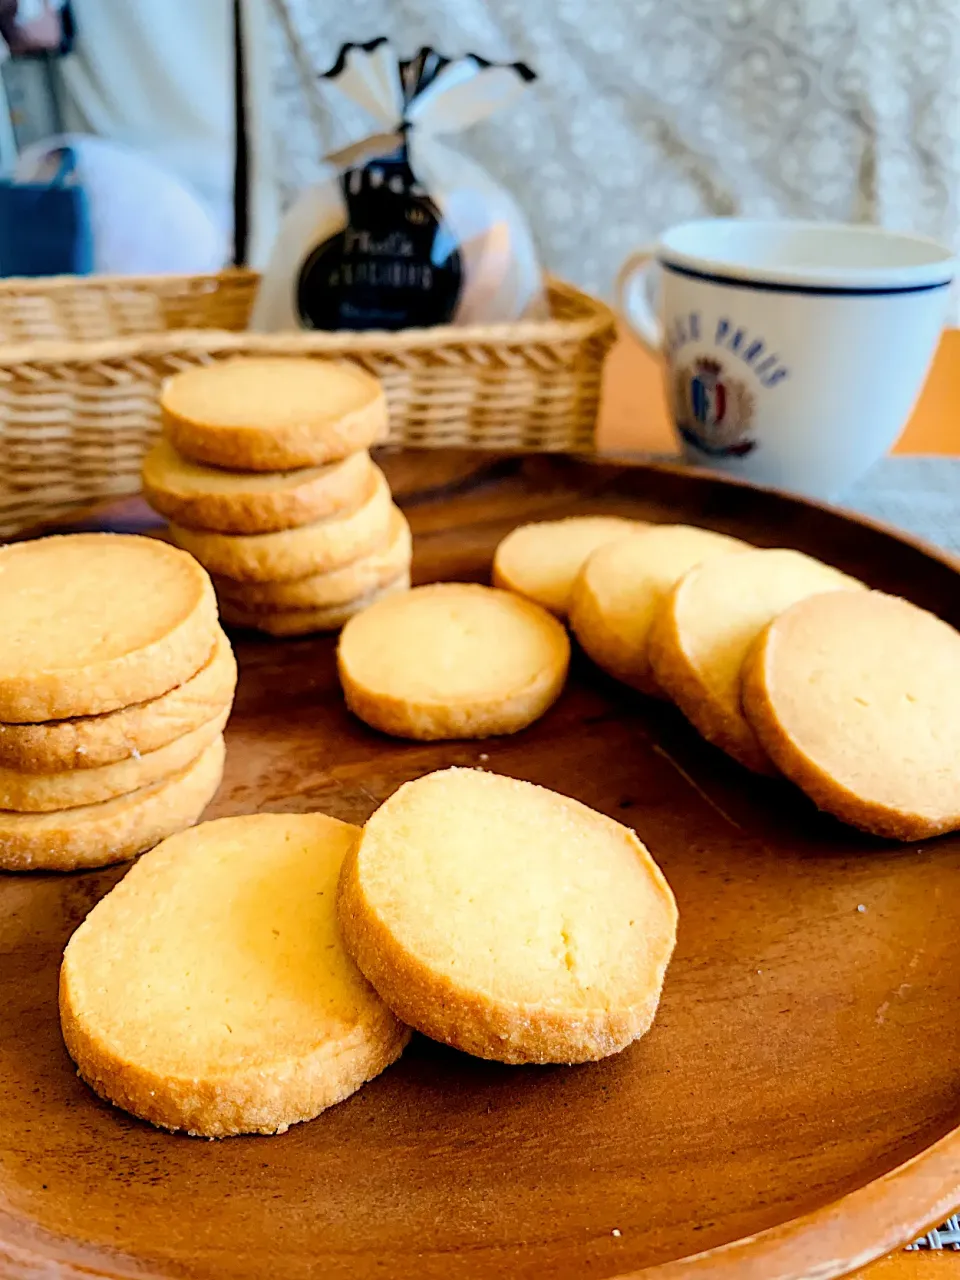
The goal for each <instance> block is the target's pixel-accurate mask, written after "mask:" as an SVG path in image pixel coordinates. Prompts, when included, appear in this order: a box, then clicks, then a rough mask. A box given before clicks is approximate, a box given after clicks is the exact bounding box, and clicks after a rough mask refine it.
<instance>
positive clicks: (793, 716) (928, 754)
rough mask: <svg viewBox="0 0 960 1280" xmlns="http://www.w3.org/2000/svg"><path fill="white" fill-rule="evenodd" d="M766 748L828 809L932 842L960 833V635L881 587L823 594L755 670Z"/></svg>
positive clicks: (781, 629)
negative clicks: (934, 838) (931, 838)
mask: <svg viewBox="0 0 960 1280" xmlns="http://www.w3.org/2000/svg"><path fill="white" fill-rule="evenodd" d="M743 708H744V711H745V712H746V714H747V718H748V719H749V721H750V724H751V725H752V727H753V729H754V732H755V733H756V734H757V737H758V738H759V740H760V742H761V744H762V746H763V748H764V750H765V751H766V752H767V753H768V755H769V756H770V758H771V759H772V760H773V762H774V764H776V766H777V768H778V769H780V770H781V771H782V772H783V773H784V774H785V775H786V776H787V777H788V778H789V779H790V780H791V781H792V782H795V783H796V784H797V786H799V787H800V788H801V789H802V790H803V791H805V792H806V793H807V795H808V796H810V798H811V799H812V800H813V801H814V802H815V803H816V804H817V805H818V806H819V807H820V808H821V809H825V810H826V811H827V812H828V813H832V814H834V815H835V816H836V817H838V818H840V819H841V820H842V821H844V822H848V823H850V824H851V825H853V826H855V827H860V828H861V829H862V830H864V831H869V832H872V833H873V834H874V835H879V836H885V837H888V838H889V839H892V840H921V839H926V838H927V837H929V836H934V835H939V834H940V833H942V832H944V831H953V830H956V829H957V828H958V827H960V635H958V633H957V632H956V631H955V630H954V629H953V628H952V627H950V626H948V625H947V624H946V623H945V622H942V621H941V620H940V619H939V618H936V617H934V615H933V614H931V613H927V612H925V610H923V609H918V608H917V606H916V605H912V604H908V603H907V601H905V600H900V599H897V598H896V597H894V596H887V595H882V594H881V593H880V592H877V591H856V592H833V593H831V594H829V595H819V596H812V597H811V598H809V599H807V600H803V601H801V602H800V603H799V604H795V605H793V607H792V608H790V609H787V610H786V611H785V612H784V613H781V614H780V616H779V617H778V618H776V619H775V620H774V621H773V622H772V623H771V624H770V626H769V627H768V628H767V629H766V631H765V632H764V633H763V635H762V636H761V638H760V640H759V641H758V642H757V643H756V644H755V646H754V648H753V650H752V652H751V654H750V657H749V658H748V660H747V664H746V667H745V670H744V677H743Z"/></svg>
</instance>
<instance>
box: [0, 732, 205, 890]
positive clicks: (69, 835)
mask: <svg viewBox="0 0 960 1280" xmlns="http://www.w3.org/2000/svg"><path fill="white" fill-rule="evenodd" d="M224 754H225V748H224V744H223V738H222V736H221V737H219V738H217V739H216V740H215V741H214V742H213V744H212V745H211V746H209V747H207V749H206V751H204V752H203V754H202V755H201V756H200V757H199V758H198V759H197V760H194V762H193V763H192V764H190V765H188V766H187V768H186V769H184V770H182V772H180V773H178V774H174V776H173V777H172V778H165V779H164V780H163V781H162V782H154V783H152V784H151V785H150V786H149V787H142V788H141V789H140V790H139V791H131V792H129V794H127V795H125V796H118V797H117V798H116V799H115V800H106V801H104V802H103V803H102V804H90V805H85V806H84V807H83V808H79V809H58V810H57V811H56V812H54V813H11V812H9V811H8V810H0V870H3V871H85V870H88V869H89V868H91V867H106V866H109V865H110V863H112V862H126V860H127V859H128V858H133V857H136V855H137V854H138V853H142V852H143V850H144V849H150V848H152V847H153V846H154V845H155V844H156V843H157V842H158V841H160V840H164V839H166V837H167V836H169V835H173V833H174V832H175V831H182V830H183V829H184V827H189V826H192V825H193V823H194V822H196V821H197V819H198V818H199V817H200V815H201V813H203V811H204V809H205V808H206V807H207V805H208V804H209V803H210V801H211V800H212V799H213V797H214V796H215V795H216V792H217V788H218V787H219V785H220V779H221V777H222V776H223V759H224Z"/></svg>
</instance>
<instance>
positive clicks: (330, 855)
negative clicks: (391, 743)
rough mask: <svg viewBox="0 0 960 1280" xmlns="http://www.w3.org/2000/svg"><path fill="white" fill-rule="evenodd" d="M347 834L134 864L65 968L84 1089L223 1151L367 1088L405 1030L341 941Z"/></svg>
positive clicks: (268, 828) (259, 819)
mask: <svg viewBox="0 0 960 1280" xmlns="http://www.w3.org/2000/svg"><path fill="white" fill-rule="evenodd" d="M359 834H360V833H359V830H358V828H356V827H352V826H349V825H348V824H347V823H345V822H338V821H337V820H336V819H335V818H328V817H326V816H325V815H323V814H320V813H311V814H279V813H277V814H273V813H265V814H257V815H251V816H248V817H242V818H223V819H221V820H220V821H217V822H207V823H204V824H202V825H201V826H199V827H195V828H194V829H193V830H192V831H187V832H184V833H183V834H182V835H179V836H175V837H173V838H172V839H169V840H166V841H164V843H163V844H161V845H160V846H159V847H158V848H157V849H154V850H153V852H152V853H149V854H147V855H146V856H145V857H143V858H142V859H141V860H140V861H139V862H138V863H137V865H136V866H135V867H133V868H132V869H131V870H130V872H128V874H127V875H126V876H125V877H124V879H123V880H121V881H120V883H119V884H118V885H117V886H116V887H115V888H114V889H113V890H112V891H111V892H110V893H108V894H107V896H106V897H105V898H103V899H102V900H101V901H100V902H99V903H97V905H96V906H95V907H94V908H93V910H92V911H91V912H90V914H89V915H88V916H87V918H86V920H85V921H84V922H83V924H81V925H80V927H79V928H78V929H77V931H76V933H75V934H74V935H73V937H72V938H71V939H70V942H69V943H68V944H67V948H66V951H65V952H64V957H63V966H62V968H61V972H60V1018H61V1025H62V1028H63V1037H64V1041H65V1043H66V1046H67V1049H68V1051H69V1053H70V1056H71V1057H72V1058H73V1060H74V1061H75V1062H76V1064H77V1067H78V1068H79V1071H80V1075H81V1076H82V1077H83V1079H84V1080H86V1082H87V1083H88V1084H89V1085H90V1086H91V1087H92V1088H93V1089H94V1090H96V1092H97V1093H98V1094H100V1095H101V1097H104V1098H106V1099H107V1100H108V1101H110V1102H112V1103H114V1104H115V1105H116V1106H118V1107H122V1108H124V1110H126V1111H130V1112H132V1113H133V1114H134V1115H136V1116H140V1117H141V1118H142V1119H144V1120H148V1121H150V1122H151V1123H152V1124H155V1125H159V1126H161V1127H163V1128H167V1129H180V1130H186V1131H187V1132H188V1133H191V1134H197V1135H203V1136H205V1137H210V1138H222V1137H226V1136H228V1135H230V1134H238V1133H282V1132H283V1131H284V1130H285V1129H287V1128H288V1127H289V1126H290V1125H291V1124H296V1123H297V1122H299V1121H301V1120H310V1119H312V1118H313V1117H314V1116H316V1115H318V1114H319V1113H320V1112H321V1111H323V1110H324V1109H325V1108H327V1107H330V1106H333V1104H334V1103H337V1102H340V1101H342V1099H344V1098H346V1097H348V1096H349V1095H350V1094H351V1093H353V1092H355V1091H356V1090H357V1089H359V1088H360V1086H361V1085H362V1084H364V1083H365V1082H366V1081H367V1080H370V1079H372V1078H373V1077H374V1076H376V1075H379V1073H380V1072H381V1071H383V1070H384V1068H385V1067H387V1066H389V1065H390V1063H391V1062H393V1061H394V1060H395V1059H396V1058H397V1057H399V1055H400V1053H401V1052H402V1050H403V1047H404V1045H405V1044H406V1043H407V1040H408V1039H409V1036H410V1032H409V1030H408V1029H407V1028H406V1027H404V1026H402V1025H401V1024H400V1023H399V1022H398V1021H397V1020H396V1018H395V1017H394V1016H393V1014H391V1013H390V1011H389V1010H388V1009H387V1007H386V1005H385V1004H384V1003H383V1002H382V1000H380V998H379V997H378V996H377V994H376V993H375V992H374V990H373V988H372V987H371V986H370V985H369V984H368V983H367V981H366V980H365V979H364V978H363V977H362V975H361V974H360V973H359V971H358V970H357V968H356V966H355V965H354V963H353V961H352V960H351V959H350V957H349V956H348V955H347V953H346V951H345V950H344V947H343V944H342V942H341V938H340V931H339V928H338V925H337V915H336V887H337V877H338V875H339V872H340V867H341V864H342V862H343V859H344V856H345V855H346V854H347V852H348V851H349V850H350V849H351V848H352V847H353V845H354V844H355V843H356V840H357V837H358V836H359Z"/></svg>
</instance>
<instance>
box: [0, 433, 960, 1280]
mask: <svg viewBox="0 0 960 1280" xmlns="http://www.w3.org/2000/svg"><path fill="white" fill-rule="evenodd" d="M390 452H391V453H393V452H394V451H392V450H391V451H390ZM396 452H398V453H403V454H416V453H419V452H432V451H430V450H423V451H420V450H416V449H404V450H399V451H396ZM458 452H459V451H458ZM463 452H467V451H463ZM475 456H476V460H477V463H478V469H477V472H474V473H472V478H473V479H475V480H480V481H481V482H482V473H483V472H484V470H485V469H486V468H485V466H484V463H485V462H486V463H490V462H491V460H497V461H499V463H501V464H502V462H503V461H504V460H506V459H513V460H515V461H516V462H517V465H518V468H519V467H520V466H521V465H522V463H523V461H524V460H525V459H529V458H530V457H533V456H540V457H542V456H543V455H529V454H521V453H512V452H507V451H500V452H498V453H480V452H478V453H476V455H475ZM552 456H553V458H554V460H556V461H558V462H566V463H567V464H570V463H573V464H574V465H575V467H577V468H578V469H579V468H582V469H583V473H584V474H587V473H588V472H589V471H593V473H594V475H596V474H597V472H599V471H601V470H604V469H606V470H608V471H610V472H615V473H625V472H641V471H647V472H654V473H656V472H660V473H665V474H669V475H671V476H675V477H677V478H678V479H680V480H681V481H688V482H691V481H692V482H693V484H694V485H695V486H696V487H700V486H701V485H705V486H707V487H709V486H714V485H715V486H719V487H722V488H729V489H741V490H746V491H749V492H752V493H759V494H764V495H766V496H769V497H771V498H775V499H779V500H781V501H784V502H786V503H787V504H789V505H792V506H795V507H800V508H806V509H808V510H811V511H821V512H823V513H824V514H829V515H830V516H833V517H836V518H839V519H841V520H843V521H845V522H847V523H849V524H855V525H861V526H863V527H865V528H868V529H870V530H872V531H873V532H876V533H878V534H881V535H883V536H886V537H888V538H891V539H893V540H895V541H897V542H900V543H902V544H903V545H905V546H907V547H910V548H912V549H913V550H915V551H918V552H920V553H921V554H923V555H924V556H926V557H928V558H929V559H931V560H934V561H937V562H938V563H940V564H942V565H943V566H945V567H946V568H948V569H952V570H953V571H954V572H960V559H958V557H956V556H953V555H952V554H951V553H949V552H947V551H944V550H942V549H941V548H939V547H937V546H935V545H933V544H932V543H930V542H927V541H926V540H924V539H923V538H920V537H917V536H916V535H913V534H911V533H908V532H905V531H903V530H901V529H898V528H896V527H895V526H893V525H890V524H887V523H886V522H884V521H882V520H877V519H875V518H873V517H870V516H865V515H862V514H860V513H859V512H855V511H850V510H847V509H845V508H843V507H841V506H839V505H836V504H834V503H829V502H823V501H819V500H817V499H813V498H807V497H804V496H803V495H799V494H795V493H790V492H788V491H786V490H784V489H780V488H778V487H776V486H771V485H760V484H754V483H752V482H750V481H747V480H742V479H740V478H738V477H735V476H728V475H724V474H722V473H717V472H713V471H709V470H707V469H706V468H700V467H688V466H686V465H684V464H683V463H681V462H672V461H670V460H661V459H656V460H648V459H643V460H640V459H637V458H631V457H629V456H624V455H611V456H604V457H589V456H583V455H576V456H571V455H552ZM462 487H463V486H462V484H461V483H458V484H457V485H456V486H455V489H456V490H461V489H462ZM440 488H441V489H442V486H441V487H440ZM411 496H412V497H414V501H415V502H416V500H417V499H419V500H421V501H422V500H424V499H426V498H429V497H430V496H431V493H430V491H429V490H425V491H423V493H418V494H416V495H411ZM436 496H439V494H437V495H436ZM124 501H129V499H127V500H123V499H120V500H117V499H114V500H112V501H111V502H109V503H105V504H103V505H101V506H97V507H93V508H90V509H89V510H88V512H87V518H89V517H90V516H91V515H95V514H96V513H102V514H103V515H104V516H106V515H107V513H109V512H110V511H111V509H115V508H116V507H117V506H118V505H119V503H122V502H124ZM401 501H402V497H401ZM543 518H549V517H543ZM84 519H85V517H84V514H83V513H82V512H81V513H77V514H75V515H74V516H73V517H72V518H71V519H70V520H69V522H68V523H69V525H74V524H75V523H77V522H78V521H84ZM65 523H67V522H65ZM86 527H88V528H89V527H90V526H89V524H87V525H86ZM59 531H61V530H60V529H59V528H58V529H49V528H48V529H44V530H37V531H36V533H42V532H59ZM21 536H23V537H30V536H35V533H34V534H32V533H25V534H23V535H21ZM958 1208H960V1125H958V1126H957V1127H956V1128H954V1129H952V1130H950V1131H949V1132H948V1133H946V1134H945V1135H944V1136H943V1137H942V1138H939V1139H938V1140H937V1141H936V1142H934V1143H933V1144H931V1145H930V1146H929V1147H927V1148H926V1150H924V1151H921V1152H920V1153H918V1154H917V1155H916V1156H913V1157H912V1158H911V1159H910V1160H907V1161H905V1162H904V1163H903V1164H901V1165H898V1166H897V1167H896V1168H894V1169H891V1170H890V1171H889V1172H888V1173H886V1174H883V1175H882V1176H881V1177H879V1178H876V1179H874V1180H873V1181H872V1182H869V1183H867V1184H865V1185H864V1186H861V1187H858V1188H856V1189H855V1190H854V1191H851V1192H848V1193H847V1194H846V1195H844V1196H841V1197H840V1198H839V1199H837V1200H833V1201H831V1202H830V1203H829V1204H826V1205H823V1206H822V1207H821V1208H819V1209H816V1210H814V1211H813V1212H812V1213H808V1214H804V1215H802V1216H800V1217H797V1218H792V1219H789V1220H788V1221H786V1222H783V1223H780V1224H778V1225H777V1226H774V1227H770V1228H768V1229H767V1230H766V1231H762V1232H759V1233H758V1234H756V1235H752V1236H744V1237H742V1238H740V1239H738V1240H733V1241H730V1242H729V1243H728V1244H724V1245H719V1246H717V1247H715V1248H712V1249H708V1250H705V1251H704V1252H702V1253H695V1254H689V1255H687V1256H685V1257H682V1258H677V1259H675V1260H673V1261H671V1262H664V1263H655V1264H654V1265H652V1266H649V1267H644V1268H641V1270H639V1271H636V1270H631V1271H627V1272H618V1273H617V1274H616V1275H615V1276H612V1277H611V1280H640V1278H642V1280H702V1278H704V1277H710V1278H711V1280H833V1278H834V1277H840V1276H845V1275H849V1274H850V1273H851V1272H852V1271H854V1270H857V1269H859V1268H861V1267H865V1266H867V1265H868V1264H869V1263H871V1262H873V1261H875V1260H876V1259H878V1258H881V1257H883V1256H884V1255H885V1254H888V1253H892V1252H893V1251H894V1250H896V1249H898V1248H902V1247H903V1246H904V1245H906V1244H909V1243H910V1242H911V1241H912V1240H914V1239H916V1237H917V1236H919V1235H921V1234H923V1233H924V1232H925V1231H928V1230H930V1229H931V1228H933V1227H935V1226H937V1225H938V1224H939V1223H941V1222H943V1221H944V1220H945V1219H946V1218H948V1217H949V1216H950V1215H951V1214H952V1213H953V1212H955V1211H956V1210H957V1209H958ZM11 1226H12V1227H13V1231H12V1234H7V1230H8V1229H9V1228H10V1227H11ZM29 1234H30V1235H31V1236H32V1235H33V1234H34V1233H33V1232H29ZM18 1235H19V1236H20V1237H21V1240H23V1243H22V1244H18V1243H16V1237H17V1236H18ZM23 1235H24V1233H23V1224H22V1221H21V1220H18V1219H15V1218H14V1217H13V1216H12V1214H11V1213H10V1212H9V1211H8V1210H6V1209H5V1208H4V1207H3V1206H0V1274H4V1275H6V1274H10V1275H22V1276H24V1277H31V1278H32V1277H33V1276H37V1277H39V1276H41V1275H54V1274H55V1275H57V1276H58V1277H62V1278H63V1280H84V1278H86V1280H90V1278H91V1277H93V1278H95V1280H126V1277H128V1276H129V1275H130V1274H131V1273H130V1272H129V1271H119V1270H113V1269H112V1268H111V1269H105V1268H104V1266H103V1265H102V1263H101V1262H100V1261H99V1260H98V1262H97V1263H96V1265H95V1266H94V1265H86V1264H84V1263H82V1262H72V1261H69V1260H63V1258H62V1256H61V1255H60V1252H59V1250H58V1248H57V1244H58V1241H59V1240H61V1239H62V1240H63V1242H64V1243H65V1244H69V1243H73V1242H72V1241H71V1240H70V1238H69V1237H60V1236H58V1235H57V1234H55V1233H53V1232H49V1231H46V1230H42V1229H38V1230H37V1232H36V1237H35V1238H34V1239H31V1240H30V1241H29V1242H27V1241H26V1240H24V1239H23ZM825 1254H826V1255H829V1256H825ZM132 1261H134V1262H135V1261H136V1260H135V1259H134V1260H132ZM137 1274H138V1275H139V1276H142V1277H143V1280H167V1278H166V1277H164V1276H162V1275H161V1274H160V1273H157V1272H155V1271H149V1272H148V1271H140V1270H138V1271H137Z"/></svg>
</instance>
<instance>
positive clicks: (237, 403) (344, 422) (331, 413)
mask: <svg viewBox="0 0 960 1280" xmlns="http://www.w3.org/2000/svg"><path fill="white" fill-rule="evenodd" d="M160 413H161V417H162V421H163V430H164V434H165V435H166V437H167V439H168V440H170V441H171V443H172V444H173V446H174V447H175V448H176V450H177V452H178V453H182V454H183V456H184V457H185V458H193V459H194V461H196V462H206V463H210V464H212V465H213V466H215V467H229V468H230V469H232V470H234V471H286V470H288V469H289V468H291V467H314V466H318V465H322V464H323V463H326V462H333V461H335V460H336V459H337V458H344V457H346V455H347V454H348V453H356V452H357V450H359V449H368V448H369V447H370V446H371V445H372V444H376V443H377V442H378V441H380V440H384V439H386V435H387V401H386V397H385V396H384V394H383V388H382V387H381V385H380V383H379V382H378V381H377V379H376V378H374V377H372V376H371V375H370V374H369V373H365V372H364V370H363V369H361V368H360V366H359V365H356V364H350V363H349V362H348V361H346V360H311V359H308V358H306V357H296V356H240V357H237V358H235V359H232V360H225V361H221V362H220V363H219V364H208V365H201V366H198V367H197V368H195V369H187V370H186V371H185V372H183V373H177V374H174V376H173V377H172V378H168V379H167V381H166V382H165V383H164V385H163V389H162V391H161V393H160Z"/></svg>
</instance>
